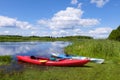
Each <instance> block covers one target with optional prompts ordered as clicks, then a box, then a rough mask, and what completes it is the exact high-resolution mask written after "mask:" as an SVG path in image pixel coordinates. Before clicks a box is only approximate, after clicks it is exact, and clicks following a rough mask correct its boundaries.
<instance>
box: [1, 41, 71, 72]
mask: <svg viewBox="0 0 120 80" xmlns="http://www.w3.org/2000/svg"><path fill="white" fill-rule="evenodd" d="M69 44H70V42H62V41H57V42H0V55H11V56H12V57H13V61H15V60H16V55H34V56H41V57H50V55H51V53H57V54H59V53H63V54H64V47H66V46H68V45H69ZM24 67H25V66H24V65H21V64H19V63H16V62H15V63H14V62H13V63H11V64H10V65H8V66H0V70H3V71H2V73H4V74H6V73H7V74H8V73H11V72H14V71H15V72H21V71H23V69H24ZM39 67H40V66H39ZM44 68H45V67H44ZM42 70H43V67H42Z"/></svg>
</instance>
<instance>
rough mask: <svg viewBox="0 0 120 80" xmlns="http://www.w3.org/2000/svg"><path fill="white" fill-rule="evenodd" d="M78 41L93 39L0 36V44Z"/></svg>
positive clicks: (87, 37) (78, 37) (86, 37)
mask: <svg viewBox="0 0 120 80" xmlns="http://www.w3.org/2000/svg"><path fill="white" fill-rule="evenodd" d="M79 39H93V38H92V37H89V36H66V37H50V36H44V37H40V36H19V35H0V42H21V41H74V40H79Z"/></svg>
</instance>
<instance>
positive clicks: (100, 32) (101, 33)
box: [88, 27, 113, 38]
mask: <svg viewBox="0 0 120 80" xmlns="http://www.w3.org/2000/svg"><path fill="white" fill-rule="evenodd" d="M112 30H113V29H112V28H110V27H101V28H96V29H94V30H90V31H89V32H88V34H89V35H91V36H93V37H95V38H105V37H107V36H108V34H109V33H110V32H111V31H112Z"/></svg>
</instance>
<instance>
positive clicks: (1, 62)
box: [0, 55, 12, 65]
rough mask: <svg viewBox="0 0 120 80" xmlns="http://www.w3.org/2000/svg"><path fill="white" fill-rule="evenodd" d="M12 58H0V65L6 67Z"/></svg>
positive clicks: (7, 56)
mask: <svg viewBox="0 0 120 80" xmlns="http://www.w3.org/2000/svg"><path fill="white" fill-rule="evenodd" d="M11 60H12V58H11V56H9V55H5V56H0V65H6V64H9V63H10V62H11Z"/></svg>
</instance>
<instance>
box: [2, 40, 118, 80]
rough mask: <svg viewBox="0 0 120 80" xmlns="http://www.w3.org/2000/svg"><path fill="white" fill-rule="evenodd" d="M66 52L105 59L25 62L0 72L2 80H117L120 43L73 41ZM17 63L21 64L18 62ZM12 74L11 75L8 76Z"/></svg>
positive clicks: (109, 41)
mask: <svg viewBox="0 0 120 80" xmlns="http://www.w3.org/2000/svg"><path fill="white" fill-rule="evenodd" d="M65 53H68V54H72V55H80V56H87V57H95V58H104V59H105V62H104V63H103V64H96V63H92V62H90V63H88V64H86V65H85V66H83V67H45V66H41V67H40V66H39V67H35V65H32V66H30V65H26V66H25V69H23V70H21V71H20V72H12V73H9V74H3V73H0V74H1V75H0V79H1V80H61V79H62V80H74V79H75V80H119V78H120V74H119V73H120V70H119V69H120V42H118V41H111V40H82V41H79V40H78V41H73V43H72V44H71V45H69V46H67V47H66V48H65ZM20 65H24V64H22V63H20ZM11 75H12V76H11Z"/></svg>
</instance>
